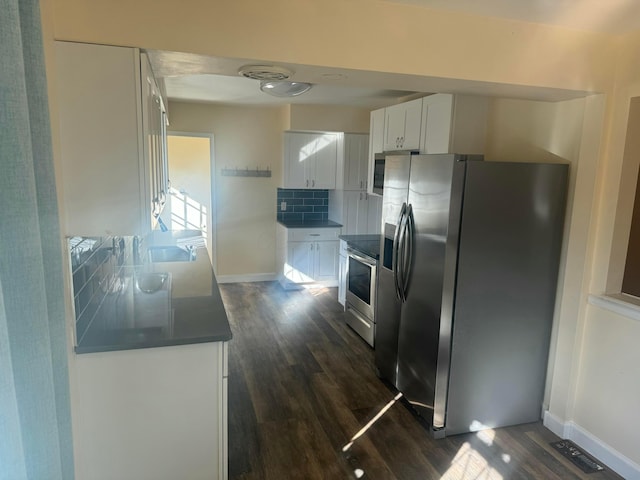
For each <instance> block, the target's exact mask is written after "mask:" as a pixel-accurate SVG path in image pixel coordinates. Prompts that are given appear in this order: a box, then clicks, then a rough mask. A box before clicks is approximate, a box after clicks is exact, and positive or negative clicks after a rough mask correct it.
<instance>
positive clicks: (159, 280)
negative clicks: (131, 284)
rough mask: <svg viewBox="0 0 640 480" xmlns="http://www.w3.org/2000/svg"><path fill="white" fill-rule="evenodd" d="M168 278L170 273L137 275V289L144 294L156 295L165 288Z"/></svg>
mask: <svg viewBox="0 0 640 480" xmlns="http://www.w3.org/2000/svg"><path fill="white" fill-rule="evenodd" d="M168 278H169V274H168V273H159V272H147V273H140V274H138V275H136V287H137V288H138V290H140V291H141V292H142V293H155V292H157V291H158V290H160V289H162V288H163V287H164V285H165V283H166V282H167V279H168Z"/></svg>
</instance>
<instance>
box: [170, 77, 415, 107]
mask: <svg viewBox="0 0 640 480" xmlns="http://www.w3.org/2000/svg"><path fill="white" fill-rule="evenodd" d="M164 82H165V88H166V90H167V96H168V97H169V98H170V99H173V100H183V101H190V102H197V101H201V102H212V103H232V104H237V105H282V104H289V103H303V104H333V105H350V106H356V107H367V108H378V107H384V106H387V105H389V104H393V103H396V99H398V98H402V97H405V96H407V95H409V94H411V93H413V92H402V91H398V90H382V89H374V88H356V87H344V86H336V85H314V86H313V88H312V89H311V90H309V91H308V92H306V93H304V94H302V95H300V96H296V97H287V98H278V97H273V96H271V95H266V94H265V93H263V92H261V91H260V82H259V81H257V80H250V79H248V78H241V77H231V76H227V75H211V74H209V75H187V76H181V77H167V78H165V79H164Z"/></svg>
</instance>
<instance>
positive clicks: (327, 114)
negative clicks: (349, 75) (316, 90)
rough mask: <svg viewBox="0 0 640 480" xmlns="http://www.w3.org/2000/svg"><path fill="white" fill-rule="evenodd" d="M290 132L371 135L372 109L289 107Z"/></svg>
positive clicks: (324, 106) (314, 106) (336, 106)
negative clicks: (370, 114) (315, 131)
mask: <svg viewBox="0 0 640 480" xmlns="http://www.w3.org/2000/svg"><path fill="white" fill-rule="evenodd" d="M289 111H290V123H289V127H288V129H289V130H318V131H332V132H346V133H369V120H370V116H369V113H370V111H371V110H370V109H368V108H360V107H350V106H342V105H300V104H291V105H289Z"/></svg>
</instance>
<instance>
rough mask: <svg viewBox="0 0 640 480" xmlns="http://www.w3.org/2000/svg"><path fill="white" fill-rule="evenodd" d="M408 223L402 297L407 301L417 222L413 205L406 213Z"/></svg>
mask: <svg viewBox="0 0 640 480" xmlns="http://www.w3.org/2000/svg"><path fill="white" fill-rule="evenodd" d="M405 217H406V224H405V233H404V247H403V259H402V292H401V293H402V298H403V300H402V301H403V302H406V301H407V289H408V288H409V278H410V276H411V268H412V264H413V241H414V235H415V223H414V221H413V207H412V206H411V205H409V206H408V207H407V212H406V214H405Z"/></svg>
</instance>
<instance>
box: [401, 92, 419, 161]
mask: <svg viewBox="0 0 640 480" xmlns="http://www.w3.org/2000/svg"><path fill="white" fill-rule="evenodd" d="M402 106H403V107H404V109H405V124H404V134H403V137H402V149H403V150H419V149H420V132H421V125H422V99H421V98H419V99H417V100H412V101H410V102H406V103H403V104H402Z"/></svg>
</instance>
